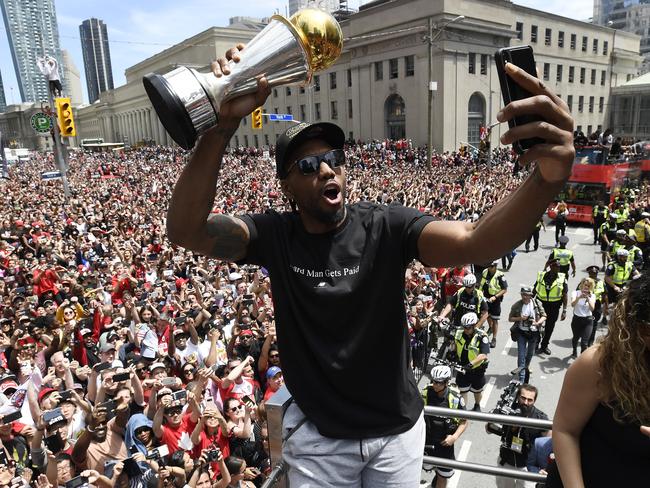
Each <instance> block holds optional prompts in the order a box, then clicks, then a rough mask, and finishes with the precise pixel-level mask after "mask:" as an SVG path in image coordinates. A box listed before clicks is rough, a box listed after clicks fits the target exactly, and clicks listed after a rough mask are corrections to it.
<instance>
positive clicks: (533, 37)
mask: <svg viewBox="0 0 650 488" xmlns="http://www.w3.org/2000/svg"><path fill="white" fill-rule="evenodd" d="M530 42H537V26H536V25H531V26H530Z"/></svg>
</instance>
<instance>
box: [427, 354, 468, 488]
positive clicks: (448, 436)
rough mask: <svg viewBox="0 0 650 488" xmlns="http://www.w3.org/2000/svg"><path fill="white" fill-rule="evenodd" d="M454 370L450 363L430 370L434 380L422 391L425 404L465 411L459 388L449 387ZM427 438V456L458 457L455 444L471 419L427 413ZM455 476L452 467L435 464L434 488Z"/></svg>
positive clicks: (439, 487) (441, 485)
mask: <svg viewBox="0 0 650 488" xmlns="http://www.w3.org/2000/svg"><path fill="white" fill-rule="evenodd" d="M450 379H451V369H450V368H449V366H447V365H444V364H439V365H437V366H434V367H433V369H432V370H431V383H430V384H429V385H427V387H426V388H425V389H424V391H423V392H422V397H423V398H424V403H425V404H426V405H428V406H430V407H446V408H452V409H457V410H465V401H464V400H463V397H462V396H461V395H460V394H459V392H458V390H457V389H456V388H450V387H449V380H450ZM424 421H425V423H426V440H425V446H424V454H425V455H427V456H435V457H441V458H444V459H456V456H455V454H454V444H455V443H456V441H457V440H458V439H459V438H460V436H461V435H462V434H463V432H465V429H466V428H467V425H468V424H469V422H467V421H466V420H463V419H457V418H447V417H436V416H434V415H427V416H425V418H424ZM453 475H454V470H453V469H451V468H442V467H436V477H435V478H434V480H433V481H432V482H431V486H432V487H435V488H444V487H446V486H447V480H448V479H449V478H451V477H452V476H453Z"/></svg>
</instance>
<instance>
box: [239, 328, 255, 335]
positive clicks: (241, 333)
mask: <svg viewBox="0 0 650 488" xmlns="http://www.w3.org/2000/svg"><path fill="white" fill-rule="evenodd" d="M239 335H240V336H252V335H253V331H252V330H250V329H244V330H242V331H241V332H240V333H239Z"/></svg>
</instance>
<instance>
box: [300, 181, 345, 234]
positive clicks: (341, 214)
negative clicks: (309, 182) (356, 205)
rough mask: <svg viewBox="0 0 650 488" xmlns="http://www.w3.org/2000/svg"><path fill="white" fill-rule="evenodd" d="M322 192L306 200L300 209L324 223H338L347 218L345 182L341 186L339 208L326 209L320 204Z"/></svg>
mask: <svg viewBox="0 0 650 488" xmlns="http://www.w3.org/2000/svg"><path fill="white" fill-rule="evenodd" d="M321 198H322V195H321V194H318V195H314V196H313V197H312V198H309V199H308V200H306V201H304V202H303V203H302V204H301V205H300V206H299V208H300V210H301V211H303V212H305V213H307V214H309V215H310V216H312V217H313V218H315V219H316V220H318V221H319V222H322V223H323V224H328V225H329V224H338V223H340V222H342V221H343V219H344V218H345V198H346V187H345V184H343V185H342V186H341V202H342V203H341V207H340V208H337V209H331V210H330V209H327V210H326V209H324V208H322V207H321V205H320V199H321Z"/></svg>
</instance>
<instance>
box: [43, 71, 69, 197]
mask: <svg viewBox="0 0 650 488" xmlns="http://www.w3.org/2000/svg"><path fill="white" fill-rule="evenodd" d="M45 78H46V81H49V80H47V76H46V77H45ZM48 92H49V95H50V113H51V115H50V117H52V118H53V119H54V120H53V121H52V131H53V133H54V158H55V160H56V164H57V166H58V167H59V172H60V173H61V181H62V182H63V195H64V197H65V199H66V201H67V200H68V199H69V198H70V185H69V184H68V175H67V169H68V165H67V164H66V160H65V156H64V152H63V148H62V144H61V133H60V132H59V123H58V120H56V114H55V113H54V110H53V109H52V108H53V107H54V106H55V105H54V96H53V95H52V91H51V90H48ZM55 110H56V109H55Z"/></svg>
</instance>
